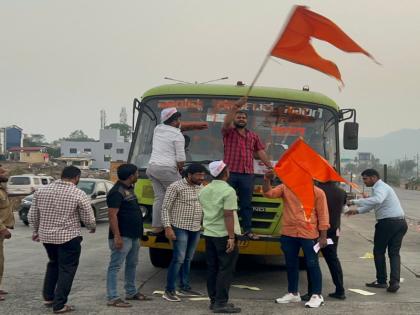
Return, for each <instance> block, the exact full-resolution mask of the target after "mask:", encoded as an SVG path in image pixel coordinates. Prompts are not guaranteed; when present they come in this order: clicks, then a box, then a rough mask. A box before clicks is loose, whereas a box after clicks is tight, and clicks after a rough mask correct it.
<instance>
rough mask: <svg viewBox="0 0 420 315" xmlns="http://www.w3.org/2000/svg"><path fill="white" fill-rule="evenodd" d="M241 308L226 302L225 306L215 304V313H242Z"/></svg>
mask: <svg viewBox="0 0 420 315" xmlns="http://www.w3.org/2000/svg"><path fill="white" fill-rule="evenodd" d="M240 312H241V309H240V308H239V307H235V306H233V305H229V304H226V305H224V306H216V305H215V306H214V307H213V313H222V314H233V313H240Z"/></svg>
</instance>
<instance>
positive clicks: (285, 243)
mask: <svg viewBox="0 0 420 315" xmlns="http://www.w3.org/2000/svg"><path fill="white" fill-rule="evenodd" d="M273 178H274V173H273V172H272V171H269V172H267V173H266V174H265V176H264V185H263V192H264V197H267V198H283V201H284V208H283V218H282V235H281V240H280V241H281V248H282V250H283V253H284V256H285V259H286V268H287V280H288V293H287V294H286V295H284V296H283V297H281V298H278V299H276V303H280V304H286V303H297V302H300V301H301V297H300V294H299V291H298V284H299V250H300V249H301V248H302V250H303V253H304V255H305V261H306V265H307V269H308V272H309V277H310V279H311V283H312V296H311V298H310V300H309V301H308V302H306V303H305V306H306V307H311V308H315V307H320V306H321V305H323V304H324V298H323V297H322V295H321V291H322V274H321V269H320V267H319V262H318V255H317V253H316V252H315V250H314V248H313V247H314V245H315V243H316V242H315V241H314V240H315V239H318V241H319V246H320V248H324V247H325V246H327V230H328V228H329V227H330V225H329V215H328V207H327V200H326V197H325V193H324V192H323V191H322V190H321V189H319V188H318V187H315V186H314V193H315V209H314V211H312V214H311V217H310V219H309V220H306V218H305V212H304V210H303V209H302V205H301V202H300V200H299V199H298V198H297V197H296V195H295V194H294V193H293V192H292V191H291V190H290V189H289V188H287V187H286V185H284V184H281V185H278V186H276V187H274V188H272V187H271V180H272V179H273Z"/></svg>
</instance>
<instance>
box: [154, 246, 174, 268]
mask: <svg viewBox="0 0 420 315" xmlns="http://www.w3.org/2000/svg"><path fill="white" fill-rule="evenodd" d="M149 256H150V261H151V263H152V265H153V266H155V267H158V268H168V267H169V264H170V263H171V260H172V250H170V249H161V248H152V247H150V248H149Z"/></svg>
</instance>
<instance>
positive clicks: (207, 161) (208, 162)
mask: <svg viewBox="0 0 420 315" xmlns="http://www.w3.org/2000/svg"><path fill="white" fill-rule="evenodd" d="M213 161H216V160H202V161H186V162H185V164H192V163H198V164H210V163H211V162H213Z"/></svg>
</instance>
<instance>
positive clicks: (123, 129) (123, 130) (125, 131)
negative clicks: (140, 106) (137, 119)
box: [105, 123, 131, 141]
mask: <svg viewBox="0 0 420 315" xmlns="http://www.w3.org/2000/svg"><path fill="white" fill-rule="evenodd" d="M105 129H117V130H119V131H120V135H121V136H123V137H124V140H125V141H128V140H130V138H131V127H130V126H129V125H127V124H122V123H113V124H109V125H108V126H106V127H105Z"/></svg>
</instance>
